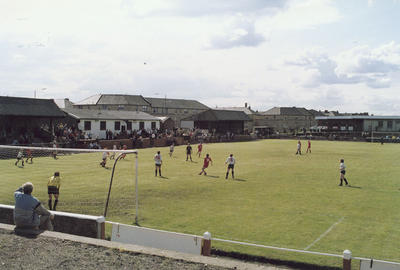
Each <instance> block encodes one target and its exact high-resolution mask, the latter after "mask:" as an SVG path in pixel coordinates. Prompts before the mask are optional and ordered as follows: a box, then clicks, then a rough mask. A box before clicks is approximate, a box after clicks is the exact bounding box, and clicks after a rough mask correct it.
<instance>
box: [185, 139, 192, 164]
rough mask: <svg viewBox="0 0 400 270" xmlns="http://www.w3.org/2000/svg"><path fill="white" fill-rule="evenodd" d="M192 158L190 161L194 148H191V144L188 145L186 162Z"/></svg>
mask: <svg viewBox="0 0 400 270" xmlns="http://www.w3.org/2000/svg"><path fill="white" fill-rule="evenodd" d="M189 157H190V161H193V160H192V147H191V146H190V143H188V145H187V146H186V161H188V160H189Z"/></svg>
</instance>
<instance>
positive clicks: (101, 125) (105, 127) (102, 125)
mask: <svg viewBox="0 0 400 270" xmlns="http://www.w3.org/2000/svg"><path fill="white" fill-rule="evenodd" d="M106 129H107V125H106V121H100V130H106Z"/></svg>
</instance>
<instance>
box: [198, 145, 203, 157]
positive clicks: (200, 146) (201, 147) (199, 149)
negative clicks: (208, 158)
mask: <svg viewBox="0 0 400 270" xmlns="http://www.w3.org/2000/svg"><path fill="white" fill-rule="evenodd" d="M202 150H203V144H202V143H199V145H198V146H197V154H198V155H199V157H200V155H201V151H202Z"/></svg>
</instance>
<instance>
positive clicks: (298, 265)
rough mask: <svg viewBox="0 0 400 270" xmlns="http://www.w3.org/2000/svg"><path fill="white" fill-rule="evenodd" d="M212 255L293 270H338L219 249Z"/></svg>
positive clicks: (337, 268)
mask: <svg viewBox="0 0 400 270" xmlns="http://www.w3.org/2000/svg"><path fill="white" fill-rule="evenodd" d="M211 254H212V255H217V256H224V257H229V258H235V259H239V260H241V261H246V262H256V263H261V264H267V265H273V266H285V267H289V268H293V269H301V270H309V269H318V270H339V269H341V268H339V267H332V266H323V265H317V264H309V263H302V262H294V261H284V260H278V259H269V258H266V257H262V256H255V255H249V254H244V253H240V252H228V251H224V250H219V249H211Z"/></svg>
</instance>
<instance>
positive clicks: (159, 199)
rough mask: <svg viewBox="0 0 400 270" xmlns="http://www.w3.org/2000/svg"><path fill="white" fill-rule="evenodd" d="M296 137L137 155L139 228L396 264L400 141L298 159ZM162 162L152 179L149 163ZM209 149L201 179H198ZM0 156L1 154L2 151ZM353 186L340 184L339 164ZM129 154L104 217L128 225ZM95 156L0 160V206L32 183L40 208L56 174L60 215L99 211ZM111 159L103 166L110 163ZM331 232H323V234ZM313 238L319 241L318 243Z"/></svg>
mask: <svg viewBox="0 0 400 270" xmlns="http://www.w3.org/2000/svg"><path fill="white" fill-rule="evenodd" d="M296 145H297V141H295V140H260V141H253V142H243V143H219V144H205V145H204V147H203V155H202V158H198V157H197V156H196V155H195V154H196V150H197V147H196V145H194V147H193V149H194V150H195V151H194V154H193V161H194V162H190V161H189V162H186V161H185V158H186V155H185V146H179V147H176V148H175V152H174V154H173V157H172V158H170V157H169V155H168V152H169V148H167V147H165V148H150V149H143V150H142V149H141V150H139V223H140V225H141V226H146V227H151V228H157V229H163V230H169V231H176V232H182V233H191V234H197V235H202V234H203V233H204V232H205V231H209V232H211V234H212V236H213V237H217V238H223V239H231V240H238V241H245V242H252V243H258V244H264V245H270V246H278V247H286V248H294V249H306V248H308V250H310V251H319V252H327V253H334V254H342V252H343V250H345V249H349V250H351V251H352V252H353V256H360V257H372V258H376V259H384V260H391V261H400V255H399V254H400V246H399V243H400V225H399V224H400V222H399V221H400V211H399V210H398V207H399V205H400V190H399V188H400V169H399V156H400V145H398V144H385V145H380V144H377V143H361V142H331V141H312V154H305V153H304V152H305V148H306V147H304V146H306V145H307V143H306V141H303V155H301V156H298V155H295V152H296ZM157 150H160V151H161V154H162V156H163V166H162V173H163V176H165V177H166V178H160V177H154V161H153V157H154V154H155V152H156V151H157ZM206 153H209V154H210V156H211V158H212V160H213V165H212V166H210V167H209V168H208V169H207V173H208V175H207V176H202V175H201V176H200V175H198V173H199V172H200V170H201V167H202V164H203V158H204V156H205V154H206ZM230 153H233V154H234V156H235V157H236V160H237V164H236V166H235V177H236V179H235V180H232V179H231V178H229V180H228V181H227V180H225V172H226V165H225V164H224V163H225V160H226V158H227V156H228V155H229V154H230ZM0 155H1V153H0ZM341 158H344V160H345V164H346V165H347V174H346V176H347V179H348V180H349V182H350V185H351V187H339V186H338V184H339V160H340V159H341ZM134 160H135V156H134V155H128V156H127V157H126V159H125V160H121V162H118V164H117V169H116V173H115V178H114V184H113V189H112V194H111V199H110V205H109V209H108V214H107V220H110V221H115V222H121V223H126V224H132V223H133V222H134V220H135V185H134V184H135V177H134V168H135V167H134ZM100 161H101V153H94V154H93V153H91V154H73V155H66V156H60V157H59V159H58V160H53V159H52V158H50V157H42V158H35V159H34V161H33V164H26V165H25V167H24V168H20V167H16V166H14V162H15V159H12V160H11V159H9V160H4V159H3V160H0V171H1V173H0V185H1V189H0V203H3V204H13V191H14V190H16V189H17V188H18V187H19V186H20V185H21V184H22V183H24V182H26V181H31V182H32V183H33V184H34V186H35V189H34V195H35V196H36V197H38V198H39V199H40V200H41V201H42V202H43V204H44V205H46V206H47V180H48V178H49V177H50V176H51V175H52V174H53V173H54V171H60V173H61V176H62V177H63V182H62V186H61V190H60V202H59V206H58V210H60V211H66V212H75V213H82V214H91V215H102V214H103V211H104V205H105V199H106V196H107V191H108V184H109V180H110V175H111V169H104V168H101V166H100V165H99V162H100ZM111 165H112V164H111V162H110V161H108V164H107V166H108V167H111ZM327 231H328V232H327ZM317 239H319V240H318V241H316V240H317ZM213 247H216V248H219V249H224V250H226V251H238V252H243V253H249V254H254V255H261V256H266V257H270V258H275V259H282V260H294V261H299V262H308V263H315V264H321V265H330V266H340V265H341V261H340V260H339V259H336V258H328V257H321V256H315V255H301V254H297V253H289V252H282V251H273V250H267V249H259V248H248V247H243V246H238V245H230V244H229V245H228V244H224V243H220V242H217V241H214V242H213Z"/></svg>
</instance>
